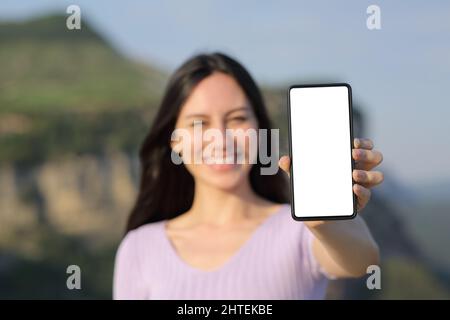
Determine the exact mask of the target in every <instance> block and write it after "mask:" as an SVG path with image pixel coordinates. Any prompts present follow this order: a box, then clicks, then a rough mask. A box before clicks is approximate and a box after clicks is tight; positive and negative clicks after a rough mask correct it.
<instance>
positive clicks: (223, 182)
mask: <svg viewBox="0 0 450 320" xmlns="http://www.w3.org/2000/svg"><path fill="white" fill-rule="evenodd" d="M205 166H207V168H205V170H202V180H203V181H204V182H206V183H207V184H209V185H211V186H214V187H216V188H218V189H221V190H227V191H232V190H236V189H237V188H239V187H240V186H241V185H242V183H243V181H244V180H245V179H247V177H248V174H249V170H250V169H248V170H246V169H247V168H243V167H242V166H235V167H234V168H217V167H216V168H211V167H210V166H208V165H205ZM208 167H209V168H208Z"/></svg>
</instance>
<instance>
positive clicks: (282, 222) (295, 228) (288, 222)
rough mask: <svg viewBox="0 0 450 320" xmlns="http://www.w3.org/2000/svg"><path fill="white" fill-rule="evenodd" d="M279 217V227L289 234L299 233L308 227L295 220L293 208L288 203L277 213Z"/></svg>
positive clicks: (277, 219)
mask: <svg viewBox="0 0 450 320" xmlns="http://www.w3.org/2000/svg"><path fill="white" fill-rule="evenodd" d="M275 215H277V217H276V221H277V225H278V227H280V228H282V229H283V230H285V231H287V232H289V231H291V232H295V233H298V232H299V231H303V230H304V229H307V228H306V225H305V224H304V223H303V222H302V221H297V220H294V218H293V217H292V213H291V206H290V204H288V203H285V204H282V205H281V208H280V211H279V212H277V213H275Z"/></svg>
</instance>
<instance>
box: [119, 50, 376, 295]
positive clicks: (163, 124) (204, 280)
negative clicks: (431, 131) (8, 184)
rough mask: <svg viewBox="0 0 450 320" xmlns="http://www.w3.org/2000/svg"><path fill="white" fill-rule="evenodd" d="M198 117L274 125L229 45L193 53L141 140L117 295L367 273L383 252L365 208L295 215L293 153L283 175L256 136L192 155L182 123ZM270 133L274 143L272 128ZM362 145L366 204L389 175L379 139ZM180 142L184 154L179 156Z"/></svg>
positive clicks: (207, 290) (356, 154) (265, 286)
mask: <svg viewBox="0 0 450 320" xmlns="http://www.w3.org/2000/svg"><path fill="white" fill-rule="evenodd" d="M197 124H201V125H202V128H203V129H217V130H219V131H220V132H225V131H226V129H243V130H247V129H253V130H259V129H270V128H271V124H270V120H269V118H268V115H267V111H266V108H265V106H264V103H263V99H262V97H261V93H260V91H259V90H258V88H257V86H256V84H255V82H254V81H253V79H252V78H251V76H250V75H249V73H248V72H247V71H246V70H245V69H244V67H243V66H242V65H240V64H239V63H238V62H237V61H235V60H233V59H232V58H230V57H228V56H226V55H224V54H220V53H215V54H210V55H207V54H201V55H198V56H195V57H193V58H191V59H189V60H188V61H187V62H185V63H184V64H183V65H182V66H181V67H180V68H179V69H178V70H177V71H176V72H175V73H174V74H173V76H172V77H171V79H170V81H169V83H168V85H167V88H166V92H165V94H164V97H163V100H162V103H161V107H160V109H159V112H158V114H157V115H156V118H155V120H154V123H153V125H152V128H151V130H150V132H149V134H148V136H147V137H146V139H145V141H144V144H143V146H142V148H141V151H140V159H141V164H142V176H141V183H140V190H139V195H138V198H137V202H136V205H135V207H134V209H133V211H132V213H131V215H130V217H129V220H128V226H127V234H126V236H125V237H124V239H123V240H122V242H121V244H120V247H119V249H118V252H117V256H116V265H115V272H114V293H113V295H114V298H115V299H321V298H323V297H324V295H325V290H326V285H327V280H328V279H335V278H341V277H359V276H362V275H364V274H365V273H366V268H367V266H369V265H372V264H377V263H378V259H379V251H378V247H377V244H376V243H375V241H374V240H373V238H372V236H371V234H370V232H369V230H368V228H367V226H366V224H365V223H364V221H363V220H362V219H361V218H360V217H359V215H358V216H357V217H356V218H355V219H353V220H343V221H310V222H298V221H294V220H293V219H292V217H291V214H290V206H289V204H288V203H289V197H288V183H287V179H288V178H287V173H288V172H289V166H290V160H289V157H287V156H284V157H282V158H281V159H280V160H279V166H280V167H281V169H282V170H283V171H281V170H278V171H277V173H276V174H274V175H261V173H260V169H261V167H262V164H261V163H260V160H259V158H257V159H256V163H254V162H251V161H249V160H250V158H251V155H250V151H251V150H250V151H249V150H246V149H250V148H245V147H244V148H236V150H243V153H244V155H243V157H244V158H245V160H246V161H243V163H239V164H236V163H235V162H236V161H235V162H234V163H231V164H229V163H223V162H224V161H222V162H221V161H216V162H214V161H212V162H211V161H210V162H208V161H201V162H200V163H197V162H194V163H193V162H192V161H187V160H189V159H190V158H189V157H191V156H192V153H195V152H198V147H197V149H196V147H194V148H193V151H192V153H189V152H188V153H189V154H186V153H185V152H184V151H181V150H180V148H179V145H177V144H176V143H175V141H174V139H173V136H172V133H173V132H174V131H175V130H176V129H184V130H185V131H186V132H190V133H193V130H194V128H195V125H197ZM225 135H226V134H225ZM194 140H195V139H194ZM194 142H195V141H194ZM194 142H191V143H194ZM202 142H204V141H203V140H202ZM234 142H236V143H237V144H239V143H241V142H237V141H234ZM260 142H261V141H260ZM264 142H265V143H266V144H267V145H270V137H269V138H268V141H264ZM207 147H208V143H207V142H206V143H203V144H201V147H200V149H201V150H204V149H205V148H207ZM239 147H242V145H240V146H239ZM354 147H355V149H353V154H352V156H353V158H354V159H355V160H356V169H355V170H354V172H353V178H354V181H355V184H354V193H355V194H356V196H357V200H358V211H360V210H361V209H362V208H363V207H364V206H365V205H366V204H367V202H368V200H369V198H370V188H371V187H373V186H375V185H377V184H379V183H381V182H382V180H383V175H382V173H381V172H377V171H371V169H372V168H374V167H375V166H377V165H378V164H379V163H380V162H381V161H382V154H381V153H380V152H378V151H375V150H373V143H372V142H371V141H370V140H368V139H355V141H354ZM183 150H184V149H183ZM269 150H270V149H269ZM180 151H181V152H180ZM177 153H179V154H180V157H181V159H182V160H183V163H182V164H176V163H174V161H173V159H174V154H177ZM222 156H223V155H222ZM230 156H231V157H232V158H233V159H234V160H236V159H237V153H236V152H234V153H232V154H231V155H230V154H225V156H223V158H222V157H220V158H219V157H216V156H215V153H214V156H213V158H214V157H216V159H215V160H224V159H225V157H230ZM202 160H211V159H205V158H202ZM213 160H214V159H213ZM330 161H332V155H331V156H330ZM324 183H326V181H324ZM324 196H325V197H326V195H324ZM324 201H326V198H324Z"/></svg>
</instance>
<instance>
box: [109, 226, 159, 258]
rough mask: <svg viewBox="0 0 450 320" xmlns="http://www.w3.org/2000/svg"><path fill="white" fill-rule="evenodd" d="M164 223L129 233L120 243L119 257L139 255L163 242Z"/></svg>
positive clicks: (142, 227) (143, 227) (139, 228)
mask: <svg viewBox="0 0 450 320" xmlns="http://www.w3.org/2000/svg"><path fill="white" fill-rule="evenodd" d="M163 228H164V221H158V222H152V223H147V224H145V225H142V226H140V227H138V228H136V229H133V230H131V231H129V232H128V233H127V234H126V235H125V236H124V237H123V239H122V241H121V242H120V245H119V248H118V255H126V256H131V255H139V254H140V253H142V252H144V251H147V249H148V248H149V245H152V247H153V248H154V247H158V246H154V244H158V242H160V241H161V238H162V237H161V236H162V232H161V231H162V230H163Z"/></svg>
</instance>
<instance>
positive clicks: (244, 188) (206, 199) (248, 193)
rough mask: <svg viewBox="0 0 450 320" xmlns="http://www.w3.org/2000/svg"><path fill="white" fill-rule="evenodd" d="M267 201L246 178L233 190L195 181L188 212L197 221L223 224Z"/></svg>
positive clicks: (238, 219) (246, 214) (240, 217)
mask: <svg viewBox="0 0 450 320" xmlns="http://www.w3.org/2000/svg"><path fill="white" fill-rule="evenodd" d="M267 202H268V201H267V200H264V199H262V198H261V197H260V196H258V195H257V194H256V193H255V192H254V191H253V189H252V188H251V185H250V181H249V180H248V179H246V180H245V182H243V183H240V184H239V186H237V187H236V188H235V189H233V190H222V189H218V188H215V187H213V186H210V185H206V184H202V183H196V184H195V196H194V201H193V204H192V207H191V210H190V214H191V217H192V218H194V219H195V220H197V221H201V222H206V223H211V224H215V225H225V224H231V223H234V222H239V221H241V220H242V219H243V218H246V217H249V216H250V215H251V213H252V212H254V210H253V211H252V209H255V207H257V206H261V205H262V204H264V203H267Z"/></svg>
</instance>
